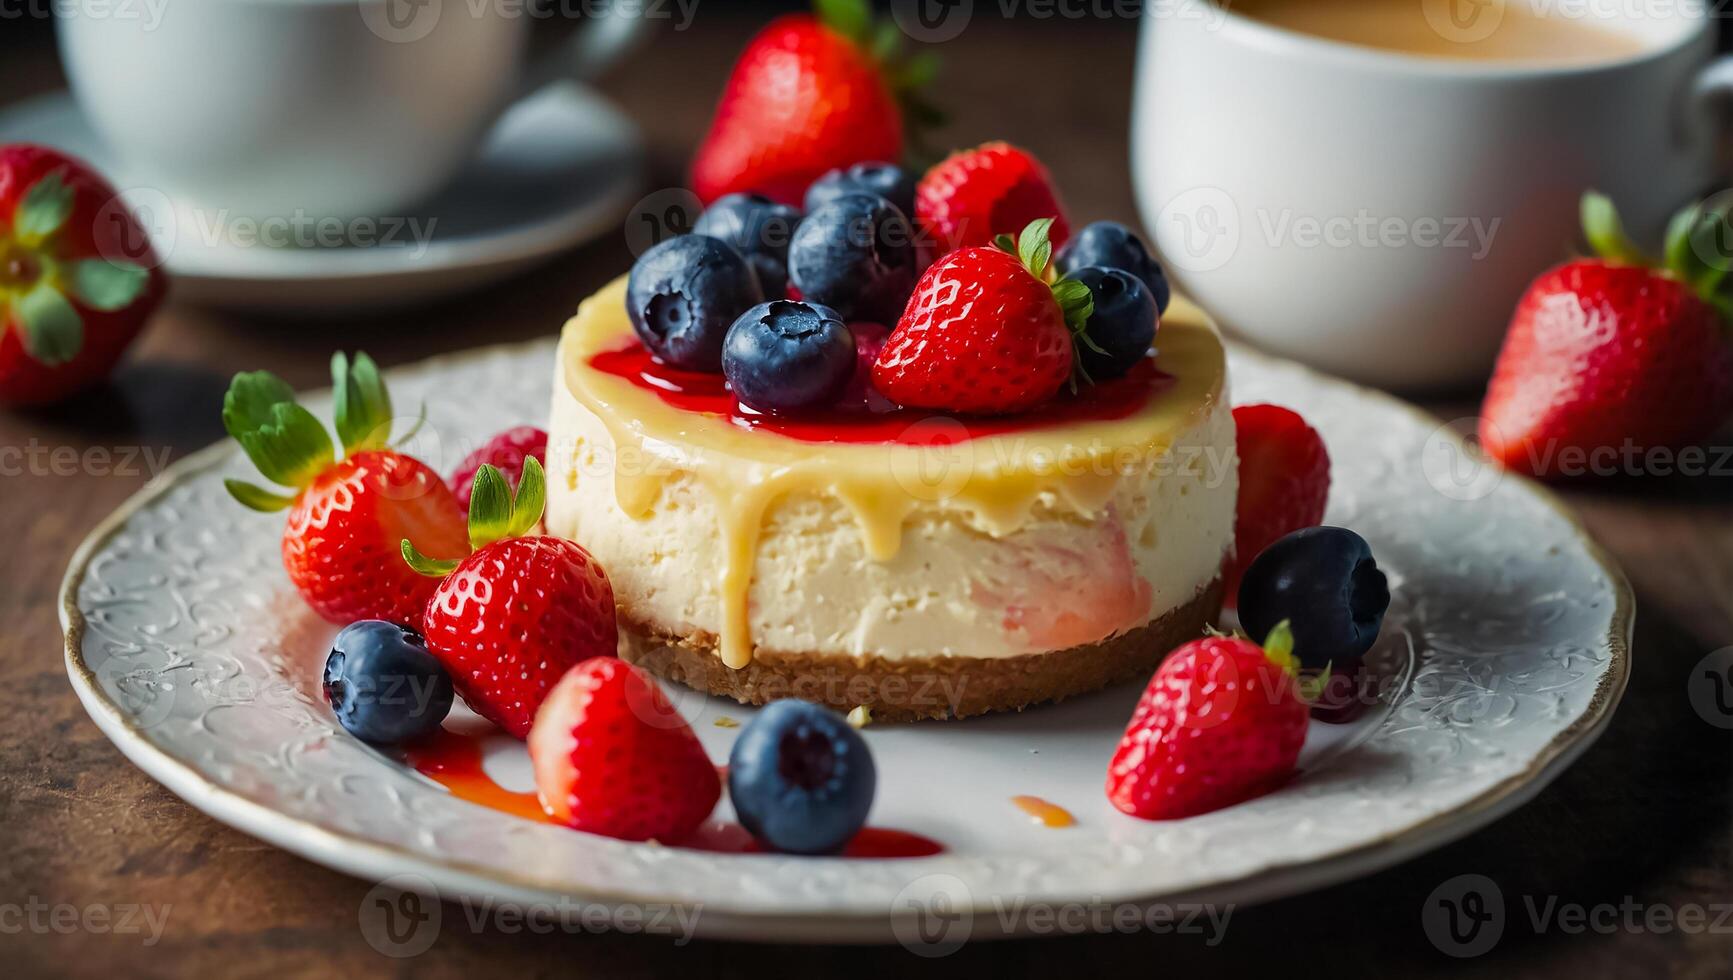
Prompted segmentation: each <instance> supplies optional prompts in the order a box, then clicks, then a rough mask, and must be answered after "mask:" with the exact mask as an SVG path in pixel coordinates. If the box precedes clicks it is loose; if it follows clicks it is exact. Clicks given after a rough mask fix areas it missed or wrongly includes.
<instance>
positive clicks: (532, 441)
mask: <svg viewBox="0 0 1733 980" xmlns="http://www.w3.org/2000/svg"><path fill="white" fill-rule="evenodd" d="M531 456H534V457H535V459H536V462H538V463H541V464H542V466H543V468H544V469H545V468H546V467H547V462H548V434H547V433H546V432H543V431H542V430H541V429H538V428H536V427H535V426H533V425H520V426H517V427H516V428H511V429H507V430H505V431H504V432H501V433H500V434H499V435H497V436H494V437H493V438H492V439H489V440H488V441H487V442H485V443H483V444H482V446H481V448H480V449H477V450H476V451H475V452H473V453H470V454H469V455H468V456H466V457H464V460H463V462H461V463H459V464H458V465H457V469H456V471H454V472H453V473H452V474H451V492H452V494H453V495H454V496H456V497H457V503H458V506H460V507H462V508H463V513H464V515H465V516H468V514H469V494H470V490H471V489H473V488H474V486H475V473H476V471H477V470H479V469H481V464H483V463H486V464H487V465H489V466H491V467H493V468H494V469H496V470H499V471H500V472H501V473H503V474H504V475H505V478H506V483H507V484H509V485H511V486H514V487H515V486H517V483H518V480H519V479H521V478H522V476H523V471H524V460H526V459H528V458H529V457H531Z"/></svg>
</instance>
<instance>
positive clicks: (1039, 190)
mask: <svg viewBox="0 0 1733 980" xmlns="http://www.w3.org/2000/svg"><path fill="white" fill-rule="evenodd" d="M1036 218H1052V219H1053V229H1052V231H1050V232H1049V233H1048V236H1047V237H1048V238H1049V239H1050V240H1051V241H1052V242H1053V247H1054V248H1058V247H1059V246H1061V245H1064V244H1065V241H1066V239H1068V238H1070V237H1071V225H1070V224H1069V223H1068V222H1067V221H1066V220H1065V209H1064V208H1063V207H1061V206H1060V203H1059V197H1058V195H1057V194H1055V193H1054V191H1053V181H1052V179H1051V178H1050V177H1048V176H1047V168H1046V167H1043V166H1042V165H1041V161H1039V160H1037V159H1035V158H1034V157H1032V156H1030V155H1029V154H1028V152H1026V151H1024V150H1020V149H1018V148H1017V147H1015V146H1012V145H1011V144H1009V143H987V144H985V145H983V146H978V147H976V148H975V149H973V150H962V151H959V152H957V153H953V154H951V155H950V156H949V157H947V158H946V159H944V160H943V161H941V162H940V163H939V164H938V165H937V166H935V167H933V169H931V170H929V171H927V173H926V176H924V177H922V178H921V182H920V183H919V184H917V185H916V186H915V219H916V223H917V224H918V225H919V226H920V228H921V229H922V231H924V232H925V233H926V237H928V238H930V239H931V240H932V241H933V242H934V243H935V245H936V247H937V249H938V252H939V254H941V255H942V254H944V253H945V252H949V251H952V250H954V249H959V248H968V247H969V246H972V245H986V244H988V243H989V242H992V241H993V240H994V238H995V237H996V236H998V235H1004V234H1011V233H1013V232H1015V231H1017V229H1019V228H1022V227H1024V226H1025V225H1027V224H1028V223H1029V222H1031V221H1034V220H1035V219H1036Z"/></svg>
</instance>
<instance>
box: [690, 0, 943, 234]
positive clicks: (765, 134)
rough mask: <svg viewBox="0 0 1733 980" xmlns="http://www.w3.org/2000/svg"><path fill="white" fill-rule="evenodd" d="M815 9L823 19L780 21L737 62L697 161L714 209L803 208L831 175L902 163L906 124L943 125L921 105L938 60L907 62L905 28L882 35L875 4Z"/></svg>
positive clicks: (821, 1) (698, 181)
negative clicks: (745, 200)
mask: <svg viewBox="0 0 1733 980" xmlns="http://www.w3.org/2000/svg"><path fill="white" fill-rule="evenodd" d="M815 6H816V8H817V10H818V16H816V17H814V16H812V15H809V14H790V15H788V16H785V17H781V18H778V19H777V20H775V21H772V22H771V23H770V24H769V26H767V27H765V29H764V30H763V31H761V32H760V33H759V34H758V35H757V36H756V37H754V38H753V39H752V40H751V42H749V43H748V44H747V46H746V50H745V51H744V52H742V53H741V55H740V60H739V61H737V62H736V63H735V65H734V71H733V73H732V74H730V75H729V76H728V82H727V84H726V85H725V87H724V88H723V90H722V100H721V102H720V104H719V105H718V106H717V108H716V117H715V119H714V121H713V122H711V124H710V132H709V134H708V135H707V136H705V137H704V142H703V144H702V145H700V146H699V148H698V155H697V157H696V158H695V159H694V160H693V161H692V189H693V191H695V192H696V193H697V195H698V197H699V198H700V199H701V200H702V201H703V202H704V203H705V204H709V203H710V202H711V201H714V200H715V199H717V198H719V197H721V196H722V195H724V194H731V193H734V192H737V191H747V192H756V193H759V194H764V195H766V196H768V197H771V198H774V199H776V200H778V201H781V202H782V203H784V204H792V205H795V206H797V207H798V206H799V205H800V203H801V198H802V196H803V195H804V194H805V193H806V188H807V185H808V184H811V183H812V182H813V181H814V180H816V179H817V178H819V177H821V176H823V175H824V174H825V173H826V172H827V171H829V170H832V169H835V168H837V167H847V166H849V165H850V164H854V163H859V162H861V161H863V160H890V161H895V160H900V159H902V155H903V140H904V136H905V132H904V125H905V118H906V119H907V120H908V121H911V122H916V123H921V124H925V123H928V122H934V121H936V113H934V112H933V110H932V109H930V108H929V107H927V106H925V105H924V104H922V103H921V102H920V101H919V99H918V98H917V96H916V92H917V90H918V89H919V88H920V87H921V86H923V85H925V84H926V83H927V82H928V81H929V80H930V79H931V77H932V75H933V72H934V69H935V67H936V62H935V61H934V60H933V59H932V58H931V57H930V56H920V57H915V58H911V59H906V60H905V59H904V58H903V57H902V56H901V53H900V52H899V51H898V42H899V41H900V39H901V36H902V35H901V34H900V32H899V31H898V30H897V28H896V25H895V24H893V23H890V22H884V23H881V24H879V25H877V26H875V25H874V24H873V21H872V11H871V7H870V5H869V4H868V3H867V2H866V0H818V2H817V3H816V4H815Z"/></svg>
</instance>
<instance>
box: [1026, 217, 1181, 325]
mask: <svg viewBox="0 0 1733 980" xmlns="http://www.w3.org/2000/svg"><path fill="white" fill-rule="evenodd" d="M1054 265H1055V267H1056V268H1058V270H1059V274H1060V275H1069V274H1070V273H1071V272H1072V271H1073V270H1076V269H1081V268H1083V267H1084V266H1086V265H1099V266H1104V267H1106V268H1109V269H1123V270H1124V271H1126V272H1129V273H1131V274H1132V275H1134V276H1136V277H1137V278H1139V279H1141V280H1143V284H1144V285H1145V286H1148V287H1149V295H1150V297H1151V298H1152V299H1154V300H1155V311H1156V313H1158V314H1160V313H1166V312H1167V302H1168V300H1169V299H1171V298H1172V295H1173V290H1172V288H1171V287H1170V286H1168V284H1167V273H1165V272H1163V271H1162V270H1161V263H1159V262H1157V261H1156V260H1154V259H1152V258H1150V256H1149V249H1147V248H1145V247H1144V245H1143V239H1141V238H1139V237H1137V235H1135V234H1134V233H1133V232H1132V230H1131V229H1130V228H1127V227H1125V226H1124V225H1122V224H1120V223H1119V222H1117V221H1096V222H1093V223H1091V224H1088V225H1085V226H1084V227H1083V230H1082V231H1080V232H1078V233H1077V234H1075V235H1072V236H1071V240H1070V241H1068V242H1066V243H1065V247H1064V248H1062V249H1060V250H1059V255H1058V256H1057V257H1056V258H1055V259H1054Z"/></svg>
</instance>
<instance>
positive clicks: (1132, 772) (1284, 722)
mask: <svg viewBox="0 0 1733 980" xmlns="http://www.w3.org/2000/svg"><path fill="white" fill-rule="evenodd" d="M1293 645H1294V641H1293V634H1292V633H1290V632H1289V630H1288V625H1287V623H1285V622H1284V623H1281V624H1278V625H1277V626H1276V628H1275V629H1273V630H1271V631H1270V636H1269V638H1268V639H1267V640H1265V641H1264V645H1263V646H1261V647H1260V646H1258V645H1257V644H1256V643H1253V642H1252V641H1251V640H1248V639H1246V638H1245V637H1243V636H1206V637H1204V638H1202V639H1198V640H1193V641H1191V642H1190V643H1187V644H1185V645H1184V646H1182V647H1180V648H1179V649H1178V650H1175V651H1174V652H1173V653H1172V654H1170V655H1169V656H1168V658H1167V659H1166V660H1165V661H1163V662H1162V665H1161V668H1160V669H1159V670H1157V671H1156V672H1155V676H1154V677H1153V678H1151V679H1150V682H1149V687H1148V688H1146V689H1145V690H1144V692H1143V697H1141V698H1139V699H1138V702H1137V707H1136V709H1135V710H1133V712H1132V715H1131V722H1130V723H1129V724H1128V725H1126V728H1125V734H1124V735H1123V736H1122V737H1121V738H1120V740H1119V747H1118V748H1117V749H1116V750H1115V751H1114V753H1113V760H1112V762H1110V763H1109V764H1108V767H1107V798H1108V800H1109V801H1110V802H1112V803H1113V805H1114V806H1115V807H1116V808H1118V809H1119V810H1120V811H1121V812H1122V813H1128V814H1130V815H1132V816H1134V817H1141V818H1143V819H1145V820H1175V819H1178V818H1181V817H1191V816H1196V815H1198V814H1200V813H1208V812H1210V811H1212V810H1219V809H1221V808H1222V807H1226V806H1232V805H1234V804H1235V803H1243V802H1245V801H1246V800H1249V799H1252V798H1253V797H1256V796H1261V795H1263V794H1264V793H1267V792H1269V791H1270V790H1272V789H1274V788H1276V787H1277V786H1279V785H1281V783H1282V782H1283V781H1284V780H1286V779H1287V778H1288V776H1289V774H1290V773H1292V772H1293V770H1294V763H1295V762H1296V761H1297V760H1298V759H1299V757H1300V747H1301V745H1302V744H1304V742H1305V740H1306V722H1307V718H1308V717H1309V709H1308V707H1307V703H1306V700H1305V698H1304V697H1303V696H1302V695H1301V692H1300V686H1299V682H1298V680H1297V674H1298V670H1299V662H1298V661H1297V660H1295V659H1294V655H1293Z"/></svg>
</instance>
